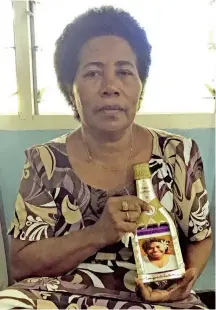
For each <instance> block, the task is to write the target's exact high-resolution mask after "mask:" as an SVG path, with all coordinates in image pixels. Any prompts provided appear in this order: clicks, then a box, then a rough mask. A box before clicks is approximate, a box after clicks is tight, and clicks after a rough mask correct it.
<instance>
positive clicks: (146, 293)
mask: <svg viewBox="0 0 216 310" xmlns="http://www.w3.org/2000/svg"><path fill="white" fill-rule="evenodd" d="M136 283H137V285H138V287H139V289H140V291H141V294H142V297H143V298H144V299H145V300H146V301H151V302H166V301H168V300H169V293H168V292H167V291H166V290H152V289H151V288H150V287H149V286H147V285H145V284H144V283H142V281H140V280H139V279H137V280H136Z"/></svg>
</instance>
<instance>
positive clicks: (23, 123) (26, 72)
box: [0, 0, 216, 130]
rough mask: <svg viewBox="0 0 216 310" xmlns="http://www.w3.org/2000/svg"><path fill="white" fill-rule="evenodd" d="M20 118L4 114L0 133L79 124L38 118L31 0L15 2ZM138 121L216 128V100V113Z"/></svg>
mask: <svg viewBox="0 0 216 310" xmlns="http://www.w3.org/2000/svg"><path fill="white" fill-rule="evenodd" d="M13 6H14V12H15V14H14V37H15V54H16V71H17V72H16V73H17V87H18V115H0V130H52V129H73V128H75V127H77V126H78V125H79V122H77V121H76V120H75V119H74V118H73V116H72V115H71V116H70V115H37V114H36V113H35V112H36V111H37V107H35V106H34V91H33V88H34V81H33V70H32V44H31V29H30V23H31V17H32V13H31V11H30V6H29V1H28V0H13ZM135 121H136V122H137V123H138V124H140V125H144V126H147V127H155V128H161V129H165V128H166V129H190V128H216V99H215V111H214V112H213V113H185V114H181V113H174V114H165V113H164V114H162V113H160V114H155V113H148V114H142V115H141V114H139V115H137V116H136V119H135Z"/></svg>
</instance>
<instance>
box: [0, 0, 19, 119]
mask: <svg viewBox="0 0 216 310" xmlns="http://www.w3.org/2000/svg"><path fill="white" fill-rule="evenodd" d="M0 5H1V10H0V38H1V40H0V68H1V70H0V81H1V87H0V96H1V102H0V114H17V113H18V96H17V82H16V65H15V46H14V32H13V15H14V12H13V7H12V2H11V1H10V0H8V1H2V2H1V4H0Z"/></svg>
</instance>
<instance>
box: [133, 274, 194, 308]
mask: <svg viewBox="0 0 216 310" xmlns="http://www.w3.org/2000/svg"><path fill="white" fill-rule="evenodd" d="M196 279H197V275H196V269H195V268H191V269H188V270H187V271H186V272H185V275H184V277H183V278H181V279H179V280H177V282H176V283H175V284H173V285H171V286H170V287H169V288H168V289H167V290H159V289H152V288H151V287H149V286H148V285H146V284H144V283H142V281H140V280H139V279H136V283H137V286H138V288H139V290H140V292H141V294H142V297H143V298H144V300H145V301H150V302H170V301H177V300H182V299H185V298H186V297H188V295H189V294H190V291H191V289H192V287H193V285H194V283H195V281H196Z"/></svg>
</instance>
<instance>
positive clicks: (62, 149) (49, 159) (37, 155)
mask: <svg viewBox="0 0 216 310" xmlns="http://www.w3.org/2000/svg"><path fill="white" fill-rule="evenodd" d="M68 135H69V133H66V134H64V135H62V136H59V137H57V138H54V139H52V140H49V141H47V142H44V143H40V144H34V145H32V146H30V147H29V148H27V149H25V155H26V158H27V161H28V162H29V163H30V165H31V166H34V167H37V166H38V167H39V166H41V164H42V165H44V166H45V167H49V166H52V167H53V168H54V166H56V162H57V161H58V162H59V158H61V161H62V159H63V158H67V150H66V140H67V136H68ZM46 170H47V169H46Z"/></svg>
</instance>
